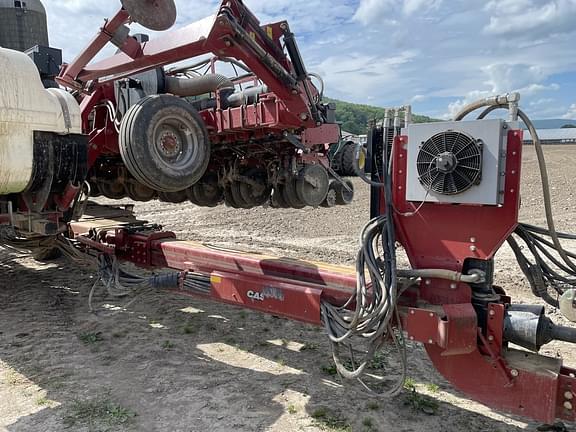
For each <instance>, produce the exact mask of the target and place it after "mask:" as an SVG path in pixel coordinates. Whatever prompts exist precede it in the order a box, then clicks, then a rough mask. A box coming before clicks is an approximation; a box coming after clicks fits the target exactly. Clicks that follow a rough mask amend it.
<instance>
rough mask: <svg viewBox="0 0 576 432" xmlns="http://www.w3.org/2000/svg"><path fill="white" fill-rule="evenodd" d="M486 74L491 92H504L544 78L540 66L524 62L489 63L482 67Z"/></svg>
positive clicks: (544, 75)
mask: <svg viewBox="0 0 576 432" xmlns="http://www.w3.org/2000/svg"><path fill="white" fill-rule="evenodd" d="M482 71H483V72H484V73H485V74H486V75H488V81H486V84H487V85H489V86H490V87H491V88H492V93H496V94H499V93H506V92H509V91H511V90H513V89H518V88H521V87H524V86H527V85H529V84H530V83H534V82H540V81H542V80H543V79H545V78H546V74H545V72H544V71H543V70H542V68H541V67H539V66H535V65H526V64H506V63H496V64H490V65H488V66H485V67H483V68H482Z"/></svg>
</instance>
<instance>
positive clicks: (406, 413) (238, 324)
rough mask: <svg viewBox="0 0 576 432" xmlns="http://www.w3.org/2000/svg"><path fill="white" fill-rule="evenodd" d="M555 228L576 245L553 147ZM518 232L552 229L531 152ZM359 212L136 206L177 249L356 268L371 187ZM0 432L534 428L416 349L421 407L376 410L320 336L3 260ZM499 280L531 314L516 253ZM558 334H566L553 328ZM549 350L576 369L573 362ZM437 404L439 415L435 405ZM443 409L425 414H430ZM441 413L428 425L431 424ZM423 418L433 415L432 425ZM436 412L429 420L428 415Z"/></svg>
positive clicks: (565, 181)
mask: <svg viewBox="0 0 576 432" xmlns="http://www.w3.org/2000/svg"><path fill="white" fill-rule="evenodd" d="M546 154H547V157H548V164H549V169H550V176H551V181H552V185H553V189H552V192H553V199H554V203H555V210H556V217H557V223H558V228H559V229H562V230H568V231H576V213H574V211H573V205H574V191H573V190H572V188H573V181H572V177H571V175H572V168H571V167H572V166H573V165H575V164H576V160H575V159H576V147H568V146H565V147H548V148H546ZM524 160H525V164H524V170H523V206H522V214H521V220H522V221H526V222H531V223H534V224H539V225H543V224H544V217H543V210H542V208H541V202H542V200H541V192H540V183H539V175H538V171H537V164H536V159H535V154H534V152H533V149H531V148H527V149H526V150H525V155H524ZM354 181H355V185H356V188H357V198H356V199H355V202H354V203H353V205H350V206H347V207H336V208H333V209H316V210H310V209H309V210H273V209H263V208H259V209H253V210H231V209H228V208H225V207H218V208H215V209H203V208H196V207H194V206H193V205H191V204H184V205H168V204H164V203H159V202H152V203H146V204H141V203H139V204H137V205H136V212H137V215H138V216H139V217H140V218H143V219H147V220H149V221H151V222H156V223H161V224H163V225H164V226H165V227H166V228H167V229H171V230H173V231H175V232H176V233H177V234H178V236H179V237H180V238H183V239H189V240H202V241H203V242H209V243H212V244H221V245H225V246H234V247H240V248H249V249H253V250H259V251H263V252H267V253H272V254H276V255H280V256H288V257H294V258H304V259H311V260H318V261H326V262H330V263H340V264H352V263H353V262H354V257H355V253H356V245H357V236H358V233H359V231H360V229H361V227H362V226H363V224H364V223H365V222H366V221H367V220H368V188H367V187H365V186H364V185H362V184H361V183H360V181H359V180H358V179H354ZM0 271H1V272H2V275H3V277H2V278H1V279H0V431H11V432H12V431H62V430H74V431H92V430H94V431H97V430H98V431H99V430H109V431H232V430H234V431H264V430H266V431H298V430H301V431H320V430H334V431H346V430H352V431H402V432H404V431H405V432H408V431H414V432H421V431H426V432H433V431H438V432H439V431H462V430H466V431H469V432H473V431H487V432H488V431H490V432H492V431H517V430H535V427H536V425H535V424H531V423H527V422H526V421H524V420H522V419H519V418H516V417H511V416H509V415H506V414H503V413H499V412H495V411H493V410H491V409H488V408H486V407H484V406H483V405H480V404H478V403H475V402H472V401H470V400H468V399H466V398H465V397H464V396H463V395H461V394H460V393H458V392H456V391H455V390H453V389H452V388H451V387H450V385H449V384H447V383H446V382H445V381H444V380H443V379H442V378H441V377H440V376H439V375H438V374H437V373H436V372H435V371H434V369H433V368H432V366H431V364H430V362H429V361H428V359H427V357H426V355H425V353H424V351H423V350H422V348H420V347H419V346H410V347H409V363H410V370H409V375H410V377H412V380H413V382H414V385H415V387H416V389H417V391H418V394H420V395H423V396H422V397H420V396H414V395H413V394H411V393H409V392H406V394H404V395H402V396H401V397H398V398H396V399H394V400H376V401H375V400H372V399H368V398H367V397H366V396H365V395H364V394H363V393H361V392H360V391H359V390H358V389H356V388H351V387H349V386H343V385H342V383H341V381H340V379H339V378H338V377H335V376H334V375H333V373H332V372H333V370H332V368H331V355H330V349H329V346H328V343H327V341H326V337H325V335H324V334H323V333H322V331H321V329H318V328H315V327H311V326H306V325H303V324H299V323H296V322H290V321H287V320H282V319H278V318H275V317H272V316H266V315H263V314H260V313H256V312H250V311H246V310H241V309H238V308H235V307H231V306H226V305H221V304H216V303H211V302H206V301H201V300H192V299H187V298H180V297H177V296H172V295H165V294H157V293H146V294H144V295H142V296H141V297H139V298H138V299H137V301H135V302H133V303H131V304H129V305H126V304H125V303H124V302H125V301H126V300H120V301H117V300H114V299H100V298H99V299H97V300H98V303H99V304H100V305H101V309H100V310H101V312H100V313H98V314H92V313H90V312H89V311H88V306H87V296H88V292H89V290H90V288H91V286H92V284H93V283H94V277H93V275H92V274H91V273H90V272H89V271H86V270H82V269H79V268H78V267H74V266H72V265H70V264H69V263H67V262H66V261H64V260H61V261H57V262H55V263H50V264H39V263H37V262H35V261H33V260H31V259H30V258H27V257H23V256H16V255H14V254H9V253H6V252H4V253H2V254H0ZM496 282H497V284H499V285H501V286H503V287H504V288H505V289H506V290H507V291H508V292H509V293H510V294H511V295H512V296H513V297H515V299H517V300H519V301H523V302H529V303H536V302H537V301H536V300H535V299H534V298H533V297H532V295H531V294H530V291H529V289H528V287H527V285H526V283H525V281H524V280H523V278H522V277H521V275H520V274H519V271H518V269H517V267H516V265H515V263H514V259H513V257H512V255H511V252H510V251H509V250H508V249H506V248H503V249H502V250H501V251H500V252H499V254H498V257H497V270H496ZM554 317H555V319H556V320H557V321H559V322H561V323H562V324H566V322H565V321H563V320H562V318H561V317H559V316H558V315H557V314H554ZM543 352H545V353H547V354H550V355H562V356H563V357H564V358H565V359H566V361H567V363H568V364H570V363H571V364H572V365H574V364H575V363H576V354H575V353H574V350H573V348H571V347H569V346H566V345H563V344H550V345H549V346H547V347H546V348H545V349H544V350H543ZM430 401H432V403H430ZM435 403H437V404H438V407H437V409H433V410H430V409H429V405H431V404H435ZM432 411H433V413H432ZM427 412H428V414H427ZM430 413H432V415H431V414H430Z"/></svg>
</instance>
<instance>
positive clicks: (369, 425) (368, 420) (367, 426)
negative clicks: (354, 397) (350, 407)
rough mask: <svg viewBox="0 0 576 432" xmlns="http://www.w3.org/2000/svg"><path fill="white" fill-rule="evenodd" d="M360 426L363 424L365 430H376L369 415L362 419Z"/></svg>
mask: <svg viewBox="0 0 576 432" xmlns="http://www.w3.org/2000/svg"><path fill="white" fill-rule="evenodd" d="M362 426H364V430H365V431H369V432H371V431H375V430H376V428H375V426H374V420H373V419H371V418H370V417H366V418H365V419H364V420H362Z"/></svg>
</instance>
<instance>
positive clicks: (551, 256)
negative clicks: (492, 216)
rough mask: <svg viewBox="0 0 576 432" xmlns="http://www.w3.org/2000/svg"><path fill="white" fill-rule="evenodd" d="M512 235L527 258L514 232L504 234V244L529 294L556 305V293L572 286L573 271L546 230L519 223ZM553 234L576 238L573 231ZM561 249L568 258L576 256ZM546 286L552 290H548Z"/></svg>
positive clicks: (575, 279)
mask: <svg viewBox="0 0 576 432" xmlns="http://www.w3.org/2000/svg"><path fill="white" fill-rule="evenodd" d="M514 235H515V236H517V237H518V238H519V239H520V240H522V242H523V243H524V244H525V246H526V248H527V250H528V252H529V253H530V255H531V256H532V261H531V260H530V258H529V257H528V254H527V253H525V252H524V248H522V247H521V246H520V245H519V244H518V242H517V241H516V239H515V238H514V236H510V237H509V238H508V244H509V245H510V247H511V248H512V251H513V252H514V255H515V256H516V260H517V261H518V264H519V266H520V269H521V270H522V273H524V275H525V276H526V279H527V280H528V282H529V284H530V288H531V289H532V292H533V294H534V295H535V296H536V297H540V298H542V299H543V300H544V301H545V302H546V303H548V304H550V305H551V306H554V307H556V308H557V307H558V306H559V302H558V297H559V296H561V295H562V294H564V292H565V290H566V289H570V288H576V271H574V270H573V269H572V268H571V267H569V266H567V265H566V264H565V263H564V262H563V260H562V258H561V256H560V254H559V251H558V249H557V248H556V245H555V244H554V242H553V241H552V239H551V237H552V234H551V233H550V231H549V230H547V229H545V228H540V227H536V226H533V225H529V224H519V225H518V227H517V228H516V230H515V231H514ZM556 235H557V236H558V238H560V239H564V240H576V235H573V234H566V233H562V232H556ZM563 252H564V254H565V255H566V256H567V257H568V258H576V254H574V253H571V252H568V251H565V250H563ZM550 290H553V292H552V294H551V293H550Z"/></svg>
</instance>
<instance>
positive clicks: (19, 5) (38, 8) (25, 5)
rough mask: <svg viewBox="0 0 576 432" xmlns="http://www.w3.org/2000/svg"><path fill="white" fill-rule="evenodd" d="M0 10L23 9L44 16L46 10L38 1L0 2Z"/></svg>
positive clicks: (14, 0)
mask: <svg viewBox="0 0 576 432" xmlns="http://www.w3.org/2000/svg"><path fill="white" fill-rule="evenodd" d="M0 9H24V10H29V11H34V12H40V13H41V14H43V15H46V9H44V5H43V4H42V2H41V1H40V0H0Z"/></svg>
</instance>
